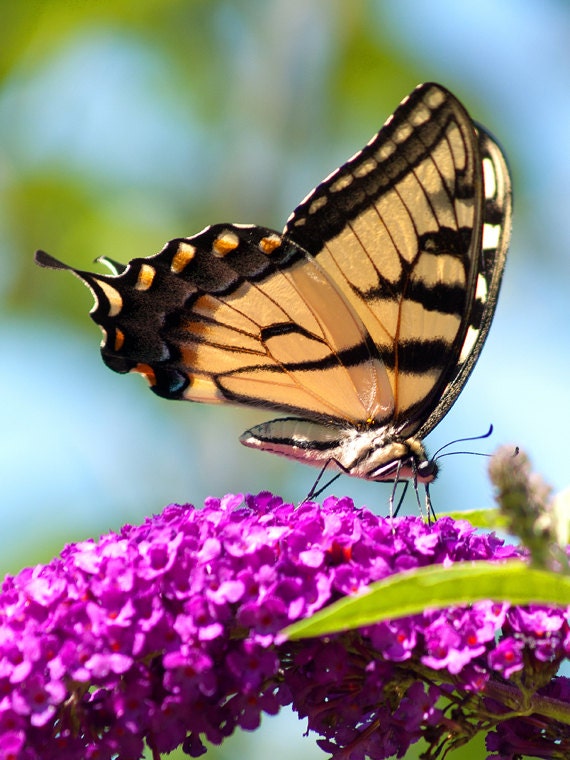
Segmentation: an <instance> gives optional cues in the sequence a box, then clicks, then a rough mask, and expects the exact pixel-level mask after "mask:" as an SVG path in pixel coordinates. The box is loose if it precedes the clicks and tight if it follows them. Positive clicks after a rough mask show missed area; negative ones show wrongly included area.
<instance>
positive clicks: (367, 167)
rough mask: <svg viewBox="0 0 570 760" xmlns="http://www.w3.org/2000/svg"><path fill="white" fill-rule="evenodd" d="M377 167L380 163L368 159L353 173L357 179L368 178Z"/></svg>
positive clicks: (355, 168)
mask: <svg viewBox="0 0 570 760" xmlns="http://www.w3.org/2000/svg"><path fill="white" fill-rule="evenodd" d="M377 166H378V162H377V161H376V160H375V159H373V158H367V159H366V161H363V162H362V163H361V164H359V165H358V166H355V167H354V170H353V172H352V173H353V174H354V176H355V177H366V175H367V174H370V172H373V171H374V169H376V167H377Z"/></svg>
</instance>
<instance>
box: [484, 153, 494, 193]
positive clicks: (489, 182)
mask: <svg viewBox="0 0 570 760" xmlns="http://www.w3.org/2000/svg"><path fill="white" fill-rule="evenodd" d="M483 182H484V187H485V198H487V199H489V198H495V197H496V195H497V175H496V174H495V167H494V165H493V162H492V161H491V159H490V158H484V159H483Z"/></svg>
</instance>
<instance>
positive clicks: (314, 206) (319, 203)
mask: <svg viewBox="0 0 570 760" xmlns="http://www.w3.org/2000/svg"><path fill="white" fill-rule="evenodd" d="M326 205H327V197H326V195H321V197H320V198H315V200H314V201H313V202H312V203H311V205H310V206H309V214H316V213H317V211H320V209H322V208H323V206H326Z"/></svg>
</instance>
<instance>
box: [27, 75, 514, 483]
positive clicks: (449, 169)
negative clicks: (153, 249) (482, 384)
mask: <svg viewBox="0 0 570 760" xmlns="http://www.w3.org/2000/svg"><path fill="white" fill-rule="evenodd" d="M510 225H511V185H510V178H509V172H508V168H507V165H506V162H505V159H504V157H503V155H502V153H501V150H500V148H499V146H498V145H497V143H496V142H495V141H494V140H493V138H492V137H491V136H490V135H489V134H488V133H487V132H486V131H485V130H484V129H483V128H482V127H481V126H479V125H477V124H474V122H473V121H472V120H471V118H470V116H469V115H468V113H467V111H466V110H465V108H464V107H463V106H462V105H461V103H460V102H459V101H458V100H457V99H456V98H455V97H454V96H453V95H452V94H451V93H449V92H448V91H447V90H446V89H444V88H443V87H441V86H439V85H437V84H429V83H428V84H422V85H420V86H419V87H417V88H416V89H415V90H414V91H413V92H412V93H411V95H409V97H407V98H406V99H405V100H404V101H402V103H401V104H400V106H399V107H398V108H397V110H396V111H395V113H394V114H393V115H392V116H390V118H389V119H388V120H387V121H386V123H385V124H384V126H383V127H382V129H381V130H380V131H379V132H378V134H376V135H375V136H374V137H373V138H372V139H371V140H370V142H369V143H368V144H367V145H366V146H365V147H364V148H363V149H362V150H361V151H359V152H358V153H356V154H355V155H354V156H353V157H352V158H350V159H349V160H348V161H347V162H346V163H345V164H343V165H342V166H341V167H340V168H338V169H336V170H335V171H334V172H332V174H330V175H329V176H328V177H327V178H326V179H325V180H323V182H321V184H320V185H318V186H317V187H316V188H315V189H314V190H312V191H311V192H310V193H309V195H307V197H306V198H305V199H304V200H303V201H302V202H301V203H300V204H299V206H297V208H296V209H295V210H294V211H293V213H292V214H291V216H290V217H289V219H288V221H287V223H286V225H285V229H284V230H283V232H282V233H278V232H275V231H273V230H271V229H267V228H265V227H258V226H255V225H249V224H216V225H212V226H210V227H206V228H205V229H204V230H202V232H199V233H198V234H197V235H194V236H192V237H187V238H176V239H174V240H171V241H170V242H168V243H167V244H166V245H165V247H164V248H163V249H162V251H160V253H158V254H156V255H154V256H150V257H148V258H135V259H133V260H132V261H131V262H130V263H129V264H127V265H126V266H124V265H120V264H117V263H115V262H112V261H110V260H108V259H105V258H102V259H100V260H101V261H103V262H104V263H105V264H107V265H108V266H109V268H110V269H111V271H112V272H113V274H95V273H92V272H85V271H82V270H79V269H75V268H73V267H70V266H68V265H66V264H63V263H61V262H59V261H57V260H56V259H54V258H52V257H51V256H49V255H48V254H46V253H45V252H43V251H38V252H37V254H36V261H37V263H38V264H40V265H41V266H43V267H49V268H53V269H67V270H71V271H72V272H74V273H75V274H76V275H78V276H79V277H80V278H81V280H83V282H84V283H86V284H87V285H88V286H89V288H90V289H91V291H92V293H93V295H94V297H95V305H94V307H93V309H92V311H91V316H92V318H93V320H94V321H95V322H96V323H97V324H98V325H99V326H100V327H101V329H102V331H103V334H104V338H103V342H102V348H101V353H102V355H103V359H104V361H105V363H106V364H107V365H108V366H109V367H110V368H111V369H113V370H115V371H116V372H121V373H125V372H139V373H140V374H141V375H143V376H144V377H145V378H146V379H147V381H148V382H149V384H150V387H151V389H152V390H153V391H154V392H155V393H157V394H158V395H159V396H163V397H165V398H169V399H186V400H188V401H200V402H208V403H231V404H244V405H248V406H255V407H264V408H267V409H271V410H276V411H278V412H281V413H283V414H284V415H285V416H283V417H281V418H279V419H275V420H272V421H271V422H265V423H263V424H261V425H257V426H256V427H253V428H252V429H251V430H247V431H246V432H245V433H244V434H243V435H242V436H241V439H240V440H241V442H242V443H243V444H245V445H246V446H250V447H252V448H257V449H263V450H265V451H271V452H274V453H276V454H281V455H283V456H285V457H289V458H291V459H296V460H300V461H303V462H306V463H308V464H312V465H316V466H319V467H321V468H322V467H324V466H326V465H327V463H328V464H334V465H336V467H337V468H338V470H340V471H342V472H344V473H346V474H348V475H352V476H355V477H360V478H366V479H368V480H376V481H386V480H395V479H401V478H413V479H414V480H415V481H416V482H417V481H419V482H423V483H426V484H427V483H429V482H431V481H432V480H433V479H434V477H435V475H436V472H437V466H436V465H435V463H434V462H433V461H431V460H429V459H428V457H427V455H426V451H425V449H424V446H423V443H422V441H423V438H424V437H425V436H426V435H427V434H428V433H429V432H430V431H431V430H432V429H433V428H434V427H435V425H437V423H438V422H439V421H440V420H441V419H442V417H443V416H444V415H445V414H446V413H447V412H448V410H449V408H450V407H451V405H452V404H453V403H454V401H455V399H456V398H457V396H458V395H459V393H460V391H461V389H462V387H463V385H464V384H465V382H466V380H467V378H468V376H469V374H470V372H471V370H472V369H473V366H474V364H475V362H476V361H477V358H478V356H479V353H480V351H481V348H482V346H483V343H484V341H485V338H486V337H487V333H488V331H489V327H490V324H491V321H492V318H493V313H494V310H495V305H496V302H497V296H498V292H499V286H500V282H501V276H502V273H503V268H504V264H505V258H506V253H507V248H508V242H509V235H510Z"/></svg>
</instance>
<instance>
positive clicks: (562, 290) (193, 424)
mask: <svg viewBox="0 0 570 760" xmlns="http://www.w3.org/2000/svg"><path fill="white" fill-rule="evenodd" d="M16 5H17V4H15V5H14V9H13V10H12V11H11V12H10V14H8V15H10V18H7V23H6V26H5V28H4V30H3V31H0V40H2V38H4V40H3V46H2V47H3V51H4V52H3V53H2V56H3V57H2V59H1V60H0V63H1V64H2V79H1V81H0V194H1V196H2V203H1V204H0V265H1V272H2V274H1V275H0V340H1V346H2V359H1V366H2V372H0V393H1V397H2V412H1V427H0V494H1V505H2V525H3V530H2V532H1V533H0V542H1V545H2V553H1V554H0V556H1V557H2V563H3V569H4V570H5V571H7V570H11V571H16V570H18V569H19V568H20V567H22V566H24V565H28V564H33V563H35V562H37V561H40V560H42V561H43V560H48V559H49V558H50V557H51V556H53V555H54V554H55V553H57V552H58V551H59V550H60V548H61V546H62V545H63V543H64V542H65V541H76V540H80V539H83V538H85V537H88V536H97V535H99V534H100V533H102V532H105V531H107V530H109V529H117V528H119V527H120V525H122V524H123V523H125V522H139V521H141V520H142V519H144V516H145V515H147V514H150V513H151V512H157V511H160V510H161V508H162V507H163V505H165V504H166V503H168V502H172V501H181V502H188V501H190V502H194V503H196V504H199V503H200V502H201V501H202V500H203V498H204V497H205V496H206V495H208V494H220V495H221V494H223V493H225V492H227V491H234V492H243V491H256V490H260V489H264V488H270V489H272V490H275V491H277V492H279V493H281V494H283V496H284V497H285V498H287V499H291V500H294V501H299V500H301V499H302V498H303V496H304V495H305V494H306V493H307V492H308V490H309V489H310V487H311V484H312V482H313V479H314V476H315V474H316V473H315V472H314V471H313V470H312V469H309V468H306V467H303V466H301V465H296V464H293V463H288V462H286V461H281V460H280V459H278V458H276V457H271V456H269V455H267V454H262V453H258V452H253V451H251V450H247V449H245V448H243V447H241V446H240V444H239V443H238V441H237V438H238V436H239V434H240V433H241V432H242V431H243V430H244V429H246V428H247V427H249V426H251V424H254V423H256V422H260V421H262V420H263V419H267V415H265V414H260V413H257V412H250V411H248V410H245V411H244V410H240V409H237V408H230V407H227V408H208V407H204V406H200V405H197V404H174V403H172V402H166V401H164V400H161V399H158V398H157V397H156V396H154V395H153V394H151V393H149V391H148V390H147V388H146V386H145V384H144V383H143V382H142V381H141V380H140V378H139V377H134V376H127V377H121V376H119V375H116V374H114V373H112V372H110V371H109V370H108V369H107V368H106V367H105V366H104V365H103V363H102V361H101V359H100V356H99V350H98V345H99V340H100V335H99V331H98V328H96V326H95V325H93V323H92V322H91V321H90V320H89V318H88V310H89V309H90V308H91V297H90V294H89V293H88V292H87V291H86V290H85V289H84V288H82V287H81V285H80V284H79V283H78V282H77V281H75V280H73V279H72V278H71V277H65V276H64V275H62V274H58V273H52V272H48V271H45V270H39V269H37V268H35V267H33V265H32V263H31V260H32V256H33V251H34V250H35V248H39V247H41V248H45V249H46V250H48V251H49V252H50V253H52V254H53V255H55V256H57V257H60V258H62V259H64V260H65V261H68V262H70V263H72V264H74V265H77V266H83V267H88V266H90V265H91V262H92V260H93V259H94V258H95V257H96V256H97V255H109V256H111V257H112V258H115V259H118V260H123V261H127V260H128V259H130V258H132V257H133V256H135V255H143V256H146V255H151V254H153V253H155V252H157V251H158V250H159V249H160V248H161V247H162V245H163V243H164V242H165V241H166V240H168V239H170V238H173V237H177V236H180V235H191V234H194V233H195V232H197V231H199V230H200V229H201V228H202V227H204V226H205V225H206V224H209V223H213V222H223V221H237V222H255V223H258V224H264V225H267V226H272V227H275V228H276V229H280V228H281V227H282V225H283V223H284V221H285V219H286V218H287V216H288V215H289V213H290V211H291V210H292V209H293V208H294V206H295V205H296V204H297V203H298V202H299V201H300V200H301V199H302V198H303V197H304V196H305V194H306V193H307V192H308V191H309V190H310V189H311V187H312V186H314V185H315V184H316V183H317V182H319V181H320V180H321V179H322V178H323V177H324V176H325V175H326V174H327V173H328V172H330V171H331V170H332V169H334V168H335V167H336V166H337V165H339V164H340V163H342V162H343V161H344V160H345V159H346V158H347V157H348V156H350V155H351V154H352V153H353V152H355V151H356V150H357V149H359V148H360V147H362V145H364V143H365V142H366V141H367V140H368V139H369V137H370V136H371V135H372V134H373V133H374V132H375V131H376V130H377V129H378V128H379V127H380V126H381V124H382V123H383V121H384V119H385V118H386V117H387V116H388V115H389V113H390V112H391V111H392V110H393V109H394V108H395V107H396V105H397V103H398V102H399V100H400V99H401V98H403V97H404V96H405V95H406V94H408V92H409V91H410V90H411V89H412V88H413V87H414V86H415V85H416V84H417V83H418V82H420V81H428V80H435V81H438V82H441V83H442V84H444V85H445V86H447V87H448V88H449V89H451V90H452V91H453V92H454V93H455V94H456V95H457V96H458V97H459V98H460V99H461V100H462V101H463V102H464V103H465V105H466V106H467V107H468V109H469V110H470V112H471V114H472V116H473V117H474V118H476V119H477V120H479V121H481V123H483V124H484V125H485V126H487V127H488V128H489V129H490V130H491V131H492V132H493V133H494V134H495V135H496V136H497V138H498V139H499V141H500V142H501V144H502V145H503V147H504V149H505V152H506V154H507V157H508V159H509V161H510V164H511V168H512V172H513V178H514V191H515V217H514V230H513V239H512V244H511V253H510V258H509V261H508V264H507V271H506V274H505V279H504V285H503V290H502V293H501V297H500V300H499V305H498V308H497V313H496V318H495V321H494V324H493V327H492V329H491V332H490V335H489V339H488V342H487V345H486V347H485V349H484V351H483V353H482V356H481V359H480V361H479V363H478V365H477V368H476V370H475V371H474V373H473V375H472V377H471V379H470V381H469V383H468V385H467V387H466V388H465V390H464V391H463V393H462V394H461V397H460V399H459V400H458V402H457V403H456V404H455V406H454V407H453V409H452V410H451V412H450V413H449V414H448V416H447V417H446V418H445V420H444V421H443V422H442V423H441V424H440V425H439V426H438V427H437V429H436V430H435V431H434V432H433V433H432V435H431V436H430V437H429V438H428V440H427V445H428V447H429V449H430V450H431V451H434V450H435V449H436V448H438V447H439V446H440V445H442V444H444V443H446V442H448V441H450V440H452V439H454V438H457V437H461V436H467V435H478V434H480V433H483V432H485V431H486V429H487V428H488V426H489V424H490V423H493V425H494V427H495V433H494V435H493V438H492V439H491V440H489V441H485V442H482V443H480V444H478V445H477V446H476V448H478V449H480V450H486V451H489V450H492V449H493V448H494V447H495V445H498V444H499V443H505V442H508V443H513V444H515V443H516V444H518V445H520V446H521V447H522V448H524V449H526V450H527V451H528V452H529V453H530V455H531V457H532V460H533V462H534V464H535V467H536V468H537V469H538V470H539V471H540V472H541V473H542V474H543V475H544V477H545V478H546V479H547V480H548V481H549V482H550V483H552V484H553V485H554V487H555V488H556V489H557V490H558V489H562V488H564V487H566V486H568V484H569V480H570V478H569V467H568V446H567V439H568V430H569V429H570V404H569V401H568V398H569V390H568V389H569V386H570V381H569V379H568V377H569V364H570V362H569V359H570V351H569V342H570V341H569V328H570V296H569V295H568V291H569V282H570V148H569V134H570V46H569V45H568V40H569V39H570V6H569V5H568V4H567V3H566V2H563V1H562V0H560V2H556V0H545V1H542V2H538V1H537V0H516V2H515V0H504V2H502V3H496V2H492V1H491V0H478V2H465V3H457V2H452V0H432V1H431V2H429V3H428V2H419V1H418V0H398V2H395V1H394V2H385V3H380V2H362V3H354V4H348V3H342V2H340V0H271V1H270V2H261V1H259V2H251V3H247V2H245V1H243V2H235V3H232V2H229V0H228V2H212V3H209V4H208V3H198V2H196V3H194V2H186V3H184V2H175V1H174V0H169V2H164V3H162V4H161V3H155V2H151V1H150V0H148V2H141V3H136V4H135V3H132V2H127V0H123V2H118V3H111V2H110V1H109V2H106V1H102V2H100V3H84V4H83V3H74V4H70V3H64V2H61V3H59V2H53V3H46V4H44V5H34V6H33V7H30V8H29V9H27V8H24V9H20V10H16ZM23 5H24V6H27V4H23ZM18 14H20V15H18ZM485 464H486V462H485V460H484V459H480V458H478V457H451V458H449V459H447V460H444V463H443V469H442V473H441V477H440V480H439V481H438V482H437V483H436V484H435V485H434V486H433V488H432V498H433V501H434V504H435V506H436V508H437V509H438V510H440V511H443V510H446V509H454V508H461V507H464V508H475V507H482V506H490V505H491V503H492V495H491V489H490V486H489V484H488V482H487V478H486V474H485ZM335 492H336V493H347V494H349V495H350V496H352V497H353V498H354V500H355V502H356V503H358V504H365V505H368V506H370V507H371V508H373V509H374V510H375V511H379V512H385V510H386V504H387V499H388V496H389V492H390V487H389V486H382V485H376V484H373V483H361V482H357V481H355V480H349V479H346V478H344V479H343V480H342V481H341V482H340V483H339V484H338V486H335ZM411 508H412V509H413V508H414V507H413V504H412V507H411ZM301 746H302V747H303V748H304V749H303V750H302V751H307V752H308V753H309V754H310V753H311V751H312V744H311V742H305V743H302V745H301ZM307 747H309V749H307ZM272 751H273V750H272ZM316 753H317V750H315V754H316ZM318 754H319V755H320V752H319V753H318ZM458 756H459V755H458ZM465 756H467V755H465Z"/></svg>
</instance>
